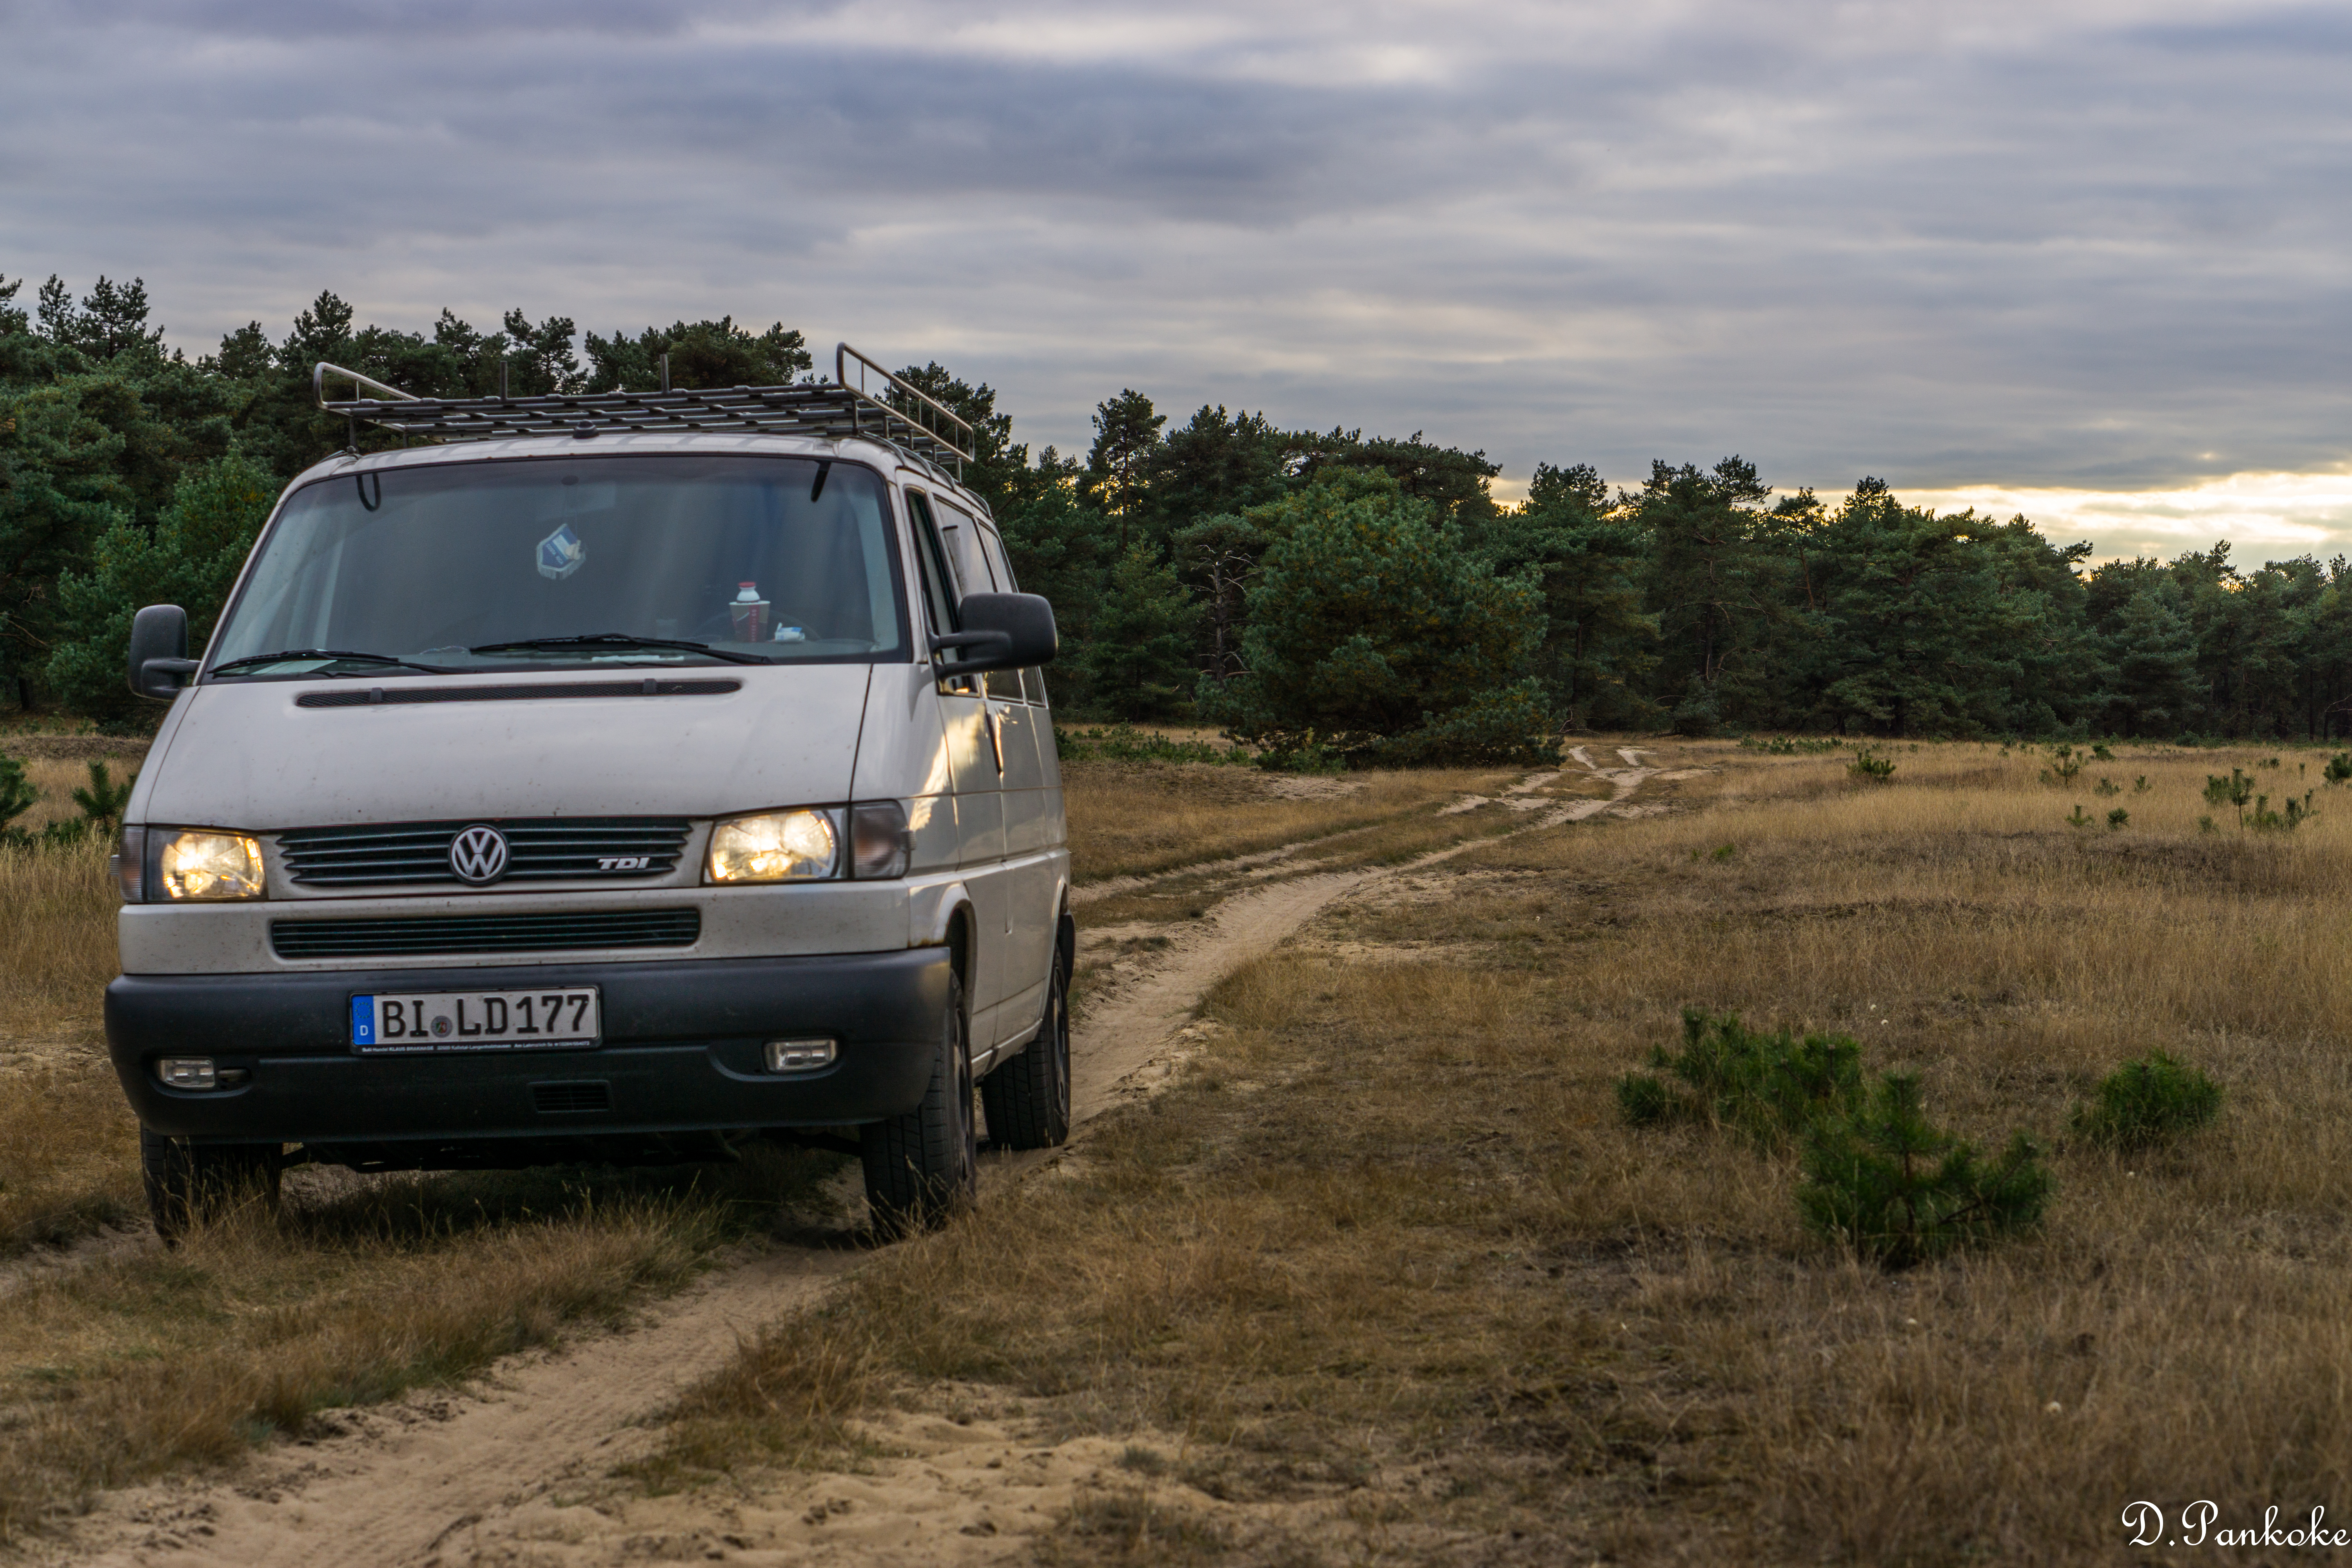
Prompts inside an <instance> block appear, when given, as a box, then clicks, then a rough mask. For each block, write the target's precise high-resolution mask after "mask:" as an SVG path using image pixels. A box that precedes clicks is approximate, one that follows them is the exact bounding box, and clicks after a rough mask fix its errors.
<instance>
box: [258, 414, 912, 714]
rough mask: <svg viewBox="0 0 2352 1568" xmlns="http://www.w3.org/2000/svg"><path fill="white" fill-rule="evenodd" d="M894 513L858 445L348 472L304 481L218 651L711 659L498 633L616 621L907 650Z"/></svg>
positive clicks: (669, 637) (734, 639)
mask: <svg viewBox="0 0 2352 1568" xmlns="http://www.w3.org/2000/svg"><path fill="white" fill-rule="evenodd" d="M821 475H822V478H823V480H824V482H823V483H822V484H820V483H819V479H820V476H821ZM888 520H889V510H888V506H887V499H886V494H885V490H884V487H883V483H882V480H881V479H880V478H879V477H878V476H877V475H876V474H874V473H873V472H872V471H871V470H869V469H866V468H861V467H858V466H857V465H855V464H851V463H845V462H839V461H835V462H832V463H825V464H820V463H819V462H817V461H814V460H810V459H803V458H756V457H741V456H735V455H729V456H724V457H714V456H699V455H647V456H638V457H583V458H530V459H521V460H501V461H493V462H481V461H476V462H458V463H449V464H437V465H434V466H430V467H421V468H385V469H375V470H370V471H365V472H362V473H360V474H357V475H352V474H342V475H337V476H334V477H331V478H329V479H320V480H318V481H315V482H313V483H311V484H310V485H306V486H304V487H303V488H302V489H300V490H298V491H297V492H295V494H294V495H292V496H291V497H289V499H288V500H287V503H286V505H285V508H284V509H283V510H282V511H281V512H280V513H279V515H278V520H277V521H276V523H275V524H274V525H273V526H272V527H271V529H270V531H269V533H268V538H267V539H266V540H265V541H264V542H263V544H262V546H261V549H260V551H259V552H258V554H257V557H256V559H255V562H254V564H253V568H252V571H251V572H250V574H248V576H247V582H246V584H245V587H244V589H243V591H242V592H241V593H240V594H239V595H238V598H237V601H236V604H235V605H233V606H232V607H231V609H230V611H229V614H228V616H227V617H226V624H225V626H224V627H223V629H222V632H221V635H220V637H219V639H218V641H217V644H216V647H215V656H214V661H213V662H214V663H215V665H218V664H225V663H227V662H228V661H230V660H234V659H238V658H252V657H254V656H257V655H262V654H268V653H273V652H277V651H278V650H281V649H296V648H331V649H340V650H346V651H359V652H364V653H370V654H375V655H383V656H390V657H394V658H409V659H415V660H416V661H417V662H419V663H422V664H428V665H432V666H435V667H436V668H515V667H517V665H519V664H522V663H530V664H541V665H543V664H548V663H563V662H570V661H572V660H588V659H593V660H595V661H598V662H604V661H610V660H613V659H616V658H627V659H630V660H632V661H642V660H646V659H665V658H677V659H687V660H690V659H692V658H694V657H695V656H694V655H693V653H692V652H691V651H690V650H669V651H668V652H663V651H661V650H657V649H653V648H632V649H626V650H625V651H622V650H621V649H619V648H616V647H588V648H582V649H575V650H572V651H570V652H569V653H566V652H564V651H562V650H555V649H547V648H537V649H512V650H505V651H497V652H492V651H488V648H489V647H490V645H496V644H502V643H517V642H528V641H530V640H532V639H543V638H562V637H599V636H604V635H606V634H619V635H620V637H644V638H648V639H655V640H658V641H670V642H693V643H702V644H707V645H709V647H712V648H715V649H719V650H724V651H725V652H727V653H729V654H730V655H733V656H735V657H736V658H739V659H740V658H761V659H768V660H772V661H776V662H801V661H824V662H843V661H851V662H866V661H874V660H881V659H893V660H895V659H903V658H908V647H910V643H909V640H908V635H907V629H906V622H907V616H906V611H905V605H904V604H903V603H902V598H903V595H901V592H900V589H899V585H898V584H899V575H898V564H897V560H898V556H897V546H896V542H895V536H894V530H893V529H892V528H891V526H890V524H889V521H888ZM383 673H384V674H385V675H396V674H398V673H399V671H398V670H396V669H391V668H387V669H385V670H384V671H383Z"/></svg>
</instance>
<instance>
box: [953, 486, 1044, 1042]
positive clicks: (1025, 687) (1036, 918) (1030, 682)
mask: <svg viewBox="0 0 2352 1568" xmlns="http://www.w3.org/2000/svg"><path fill="white" fill-rule="evenodd" d="M974 538H975V540H976V542H978V543H979V545H980V552H981V554H982V557H983V558H985V560H986V561H987V563H988V569H989V573H990V575H991V576H992V577H993V578H994V579H995V582H996V586H997V588H998V590H999V591H1000V592H1003V593H1018V592H1020V584H1017V583H1015V582H1014V581H1013V567H1012V563H1010V562H1008V561H1006V560H1005V558H1004V542H1003V540H1002V539H1001V538H999V537H998V535H997V532H996V530H995V528H994V527H993V526H992V524H990V523H989V522H988V521H986V520H985V519H982V520H980V521H978V524H977V531H976V532H975V534H974ZM987 685H988V706H989V712H990V716H991V718H992V720H993V721H994V722H995V724H996V728H997V733H998V735H999V736H1000V737H1001V738H1002V742H1003V747H1004V855H1005V860H1006V869H1007V870H1008V872H1009V873H1010V875H1011V878H1012V883H1013V924H1012V926H1011V928H1010V929H1009V930H1008V931H1006V933H1005V949H1006V952H1007V954H1008V962H1009V963H1011V965H1012V968H1013V977H1012V979H1011V980H1010V981H1008V982H1007V983H1006V985H1005V997H1004V1031H1005V1033H1006V1035H1007V1036H1011V1035H1013V1034H1015V1033H1018V1032H1019V1031H1020V1030H1022V1029H1024V1028H1026V1027H1028V1026H1029V1025H1030V1024H1031V1023H1033V1022H1035V1021H1036V1020H1037V1019H1039V1018H1042V1017H1044V1016H1045V982H1046V981H1047V979H1049V978H1050V976H1051V971H1052V964H1053V957H1054V931H1055V923H1056V917H1057V916H1058V915H1059V914H1060V913H1061V910H1060V908H1059V907H1058V905H1057V904H1056V903H1055V894H1056V893H1057V892H1058V891H1059V889H1060V887H1061V875H1060V873H1061V859H1060V857H1059V856H1058V855H1056V854H1055V851H1056V850H1058V849H1060V848H1061V847H1062V843H1063V839H1064V837H1065V834H1064V831H1063V826H1062V809H1061V790H1060V787H1059V786H1060V784H1061V778H1060V770H1059V768H1058V767H1054V768H1052V771H1051V772H1050V773H1049V772H1048V769H1049V767H1051V765H1052V759H1053V757H1054V732H1053V730H1052V724H1053V718H1052V715H1051V714H1050V713H1049V712H1048V711H1047V710H1046V708H1045V676H1044V673H1043V672H1042V671H1040V670H1036V669H992V670H991V671H989V672H988V676H987Z"/></svg>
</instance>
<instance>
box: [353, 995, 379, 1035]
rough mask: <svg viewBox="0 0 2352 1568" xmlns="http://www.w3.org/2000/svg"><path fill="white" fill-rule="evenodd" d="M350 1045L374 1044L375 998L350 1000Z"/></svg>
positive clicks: (361, 997) (360, 997)
mask: <svg viewBox="0 0 2352 1568" xmlns="http://www.w3.org/2000/svg"><path fill="white" fill-rule="evenodd" d="M352 1044H353V1045H355V1046H372V1045H373V1044H375V998H374V997H373V996H354V997H352Z"/></svg>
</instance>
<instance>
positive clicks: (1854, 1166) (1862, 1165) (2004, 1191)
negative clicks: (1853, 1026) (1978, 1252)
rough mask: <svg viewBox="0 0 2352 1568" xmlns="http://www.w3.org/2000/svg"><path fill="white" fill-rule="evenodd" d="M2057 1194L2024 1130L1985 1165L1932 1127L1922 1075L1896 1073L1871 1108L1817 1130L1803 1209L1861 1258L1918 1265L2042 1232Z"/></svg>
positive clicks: (1800, 1195)
mask: <svg viewBox="0 0 2352 1568" xmlns="http://www.w3.org/2000/svg"><path fill="white" fill-rule="evenodd" d="M2050 1187H2051V1180H2050V1173H2049V1171H2048V1170H2047V1169H2046V1168H2045V1167H2044V1166H2043V1165H2042V1159H2041V1151H2039V1150H2038V1149H2036V1148H2035V1147H2034V1146H2033V1142H2032V1139H2030V1138H2028V1137H2027V1136H2026V1135H2025V1134H2024V1133H2022V1132H2020V1133H2017V1134H2016V1135H2015V1136H2013V1137H2012V1138H2011V1140H2010V1142H2009V1147H2008V1148H2007V1149H2005V1150H2004V1151H2002V1152H2001V1153H2000V1156H1999V1157H1998V1158H1996V1159H1993V1160H1990V1161H1986V1160H1981V1159H1979V1156H1978V1154H1977V1152H1976V1151H1975V1149H1974V1148H1972V1147H1971V1146H1969V1144H1967V1143H1964V1142H1960V1141H1959V1140H1958V1139H1957V1138H1955V1137H1953V1136H1952V1135H1951V1134H1950V1133H1948V1132H1945V1131H1940V1130H1938V1129H1937V1128H1936V1127H1934V1126H1932V1125H1931V1124H1929V1122H1928V1121H1927V1116H1926V1114H1925V1113H1924V1112H1923V1111H1922V1110H1921V1109H1920V1100H1919V1080H1918V1079H1917V1078H1916V1076H1915V1075H1913V1074H1910V1073H1888V1074H1885V1076H1883V1077H1882V1078H1881V1079H1879V1082H1878V1085H1877V1087H1876V1089H1874V1091H1873V1092H1872V1094H1871V1096H1870V1100H1869V1103H1868V1104H1867V1106H1865V1107H1864V1110H1861V1111H1860V1112H1858V1113H1856V1114H1854V1115H1852V1116H1847V1117H1831V1118H1824V1119H1822V1121H1819V1122H1817V1123H1815V1124H1814V1127H1813V1129H1812V1132H1811V1136H1810V1137H1809V1138H1808V1139H1807V1141H1806V1146H1805V1152H1804V1179H1803V1182H1802V1184H1801V1185H1800V1186H1799V1187H1798V1189H1797V1207H1798V1210H1799V1211H1800V1212H1801V1214H1802V1215H1804V1219H1805V1223H1806V1225H1807V1226H1810V1227H1811V1229H1812V1230H1813V1231H1814V1232H1815V1233H1816V1234H1818V1235H1821V1236H1823V1237H1827V1238H1829V1239H1830V1240H1832V1241H1833V1242H1836V1243H1838V1244H1839V1245H1841V1246H1843V1247H1849V1248H1851V1249H1852V1250H1853V1253H1854V1255H1855V1256H1856V1257H1859V1258H1868V1259H1870V1260H1872V1261H1874V1262H1876V1263H1878V1264H1879V1265H1881V1266H1882V1267H1884V1268H1911V1267H1912V1266H1913V1265H1915V1264H1919V1263H1925V1262H1927V1261H1928V1260H1929V1259H1931V1258H1940V1257H1942V1256H1943V1255H1944V1254H1946V1253H1948V1252H1951V1251H1954V1250H1955V1249H1957V1248H1959V1247H1973V1246H1982V1245H1984V1244H1986V1243H1989V1242H1992V1241H1995V1240H1998V1239H2000V1237H2005V1236H2010V1235H2013V1234H2016V1233H2018V1232H2021V1231H2024V1230H2029V1229H2031V1228H2032V1227H2033V1226H2035V1225H2037V1224H2039V1223H2040V1222H2041V1219H2042V1211H2043V1210H2044V1209H2045V1208H2046V1207H2048V1205H2049V1202H2050Z"/></svg>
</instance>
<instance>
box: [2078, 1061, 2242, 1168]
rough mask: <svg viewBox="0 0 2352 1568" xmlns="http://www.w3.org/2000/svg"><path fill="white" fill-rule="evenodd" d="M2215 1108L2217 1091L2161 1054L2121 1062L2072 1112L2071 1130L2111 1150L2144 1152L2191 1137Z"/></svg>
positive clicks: (2202, 1077)
mask: <svg viewBox="0 0 2352 1568" xmlns="http://www.w3.org/2000/svg"><path fill="white" fill-rule="evenodd" d="M2220 1110H2221V1085H2220V1084H2218V1083H2215V1082H2214V1081H2213V1080H2212V1079H2210V1078H2208V1077H2206V1076H2205V1075H2204V1074H2203V1073H2202V1072H2200V1071H2199V1070H2198V1069H2197V1068H2193V1067H2189V1066H2187V1065H2185V1064H2183V1063H2181V1062H2177V1061H2175V1060H2173V1059H2172V1058H2170V1057H2168V1056H2167V1055H2165V1054H2164V1053H2163V1052H2162V1051H2150V1052H2148V1053H2147V1055H2146V1056H2144V1057H2140V1058H2137V1059H2136V1060H2133V1061H2127V1062H2126V1063H2125V1064H2124V1065H2123V1066H2121V1067H2119V1068H2116V1070H2115V1071H2113V1072H2111V1073H2109V1074H2108V1075H2107V1076H2106V1077H2105V1078H2104V1079H2100V1080H2099V1088H2098V1097H2097V1099H2095V1100H2092V1101H2091V1102H2090V1103H2088V1104H2084V1105H2078V1106H2076V1107H2075V1108H2074V1131H2077V1132H2079V1133H2081V1134H2082V1135H2083V1136H2084V1137H2085V1138H2087V1139H2089V1140H2090V1141H2091V1142H2094V1143H2097V1144H2100V1145H2102V1146H2104V1147H2105V1148H2109V1149H2116V1150H2132V1149H2145V1148H2148V1147H2150V1146H2152V1145H2155V1144H2158V1143H2164V1142H2170V1141H2171V1140H2172V1139H2174V1138H2177V1137H2179V1136H2180V1135H2181V1134H2182V1133H2185V1132H2193V1131H2196V1130H2197V1129H2199V1128H2200V1127H2202V1126H2204V1125H2205V1124H2206V1123H2207V1122H2209V1121H2212V1120H2213V1118H2214V1116H2215V1115H2216V1114H2217V1113H2219V1111H2220Z"/></svg>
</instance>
